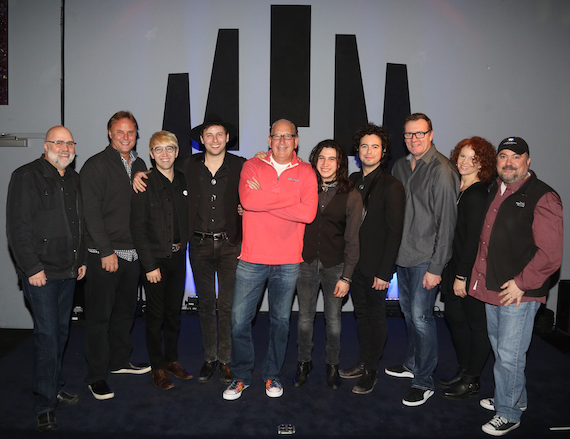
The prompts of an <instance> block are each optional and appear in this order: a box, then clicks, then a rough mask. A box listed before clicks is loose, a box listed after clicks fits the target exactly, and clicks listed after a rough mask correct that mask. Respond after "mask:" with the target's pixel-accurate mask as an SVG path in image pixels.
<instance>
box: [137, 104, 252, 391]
mask: <svg viewBox="0 0 570 439" xmlns="http://www.w3.org/2000/svg"><path fill="white" fill-rule="evenodd" d="M190 136H191V137H192V139H194V140H196V141H197V142H199V143H200V146H201V149H202V148H203V152H200V153H197V154H192V155H187V156H185V157H181V158H179V159H178V162H177V164H176V166H177V168H178V169H180V170H182V171H183V172H184V176H185V177H186V183H187V188H188V231H189V234H188V236H189V238H190V263H191V264H192V272H193V274H194V283H195V285H196V293H197V295H198V300H199V315H200V327H201V330H202V346H203V348H204V364H203V366H202V368H201V370H200V376H199V378H198V381H199V382H201V383H205V382H207V381H209V380H210V379H211V378H212V375H213V374H214V372H215V371H216V370H217V369H218V368H219V370H220V375H221V376H220V380H221V381H222V382H223V383H224V384H229V383H230V382H231V380H232V373H231V371H230V365H229V364H230V355H231V344H232V343H231V318H232V301H233V295H234V283H235V276H236V268H237V263H238V259H237V258H238V256H239V254H240V251H241V238H242V229H241V223H242V221H241V215H239V213H238V205H239V194H238V185H239V177H240V172H241V168H242V165H243V163H244V162H245V159H244V158H242V157H239V156H236V155H234V154H231V153H229V152H227V151H226V146H227V145H228V143H229V142H230V141H232V140H233V139H235V138H236V136H237V128H236V127H235V126H234V125H232V124H230V123H227V122H224V120H223V119H222V118H221V117H220V116H219V115H217V114H208V115H206V117H205V120H204V123H203V124H201V125H198V126H196V127H195V128H193V129H192V131H191V132H190ZM145 178H146V176H145ZM136 180H137V179H135V183H137V181H136ZM138 180H140V179H138ZM141 182H142V180H141ZM143 185H144V184H143ZM135 188H136V189H139V190H140V189H141V187H139V186H138V185H135ZM142 190H144V188H142ZM216 274H217V277H218V296H217V311H218V312H217V316H216V286H215V279H216Z"/></svg>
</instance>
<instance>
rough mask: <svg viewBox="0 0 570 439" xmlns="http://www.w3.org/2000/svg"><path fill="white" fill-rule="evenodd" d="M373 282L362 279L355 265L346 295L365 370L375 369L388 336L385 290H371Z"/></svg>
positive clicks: (370, 278)
mask: <svg viewBox="0 0 570 439" xmlns="http://www.w3.org/2000/svg"><path fill="white" fill-rule="evenodd" d="M373 283H374V277H368V276H364V275H363V274H362V273H361V272H360V270H359V269H358V266H357V267H356V269H355V270H354V274H353V276H352V286H351V288H350V294H351V295H352V303H353V305H354V315H355V316H356V329H357V332H358V343H359V346H360V362H363V363H364V365H365V367H366V368H367V369H369V370H376V369H377V368H378V362H379V361H380V357H381V356H382V353H383V352H384V345H385V344H386V338H387V336H388V324H387V322H386V292H387V290H382V291H378V290H375V289H374V288H372V285H373Z"/></svg>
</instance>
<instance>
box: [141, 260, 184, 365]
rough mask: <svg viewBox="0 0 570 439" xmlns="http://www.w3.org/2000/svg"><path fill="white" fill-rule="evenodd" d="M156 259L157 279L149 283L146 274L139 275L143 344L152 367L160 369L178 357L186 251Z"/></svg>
mask: <svg viewBox="0 0 570 439" xmlns="http://www.w3.org/2000/svg"><path fill="white" fill-rule="evenodd" d="M157 262H158V268H159V269H160V275H161V280H160V282H157V283H150V282H149V281H148V280H147V278H146V273H143V275H142V276H143V282H144V288H145V292H146V346H147V349H148V357H149V359H150V365H151V366H152V368H153V369H155V370H157V369H163V368H164V363H166V362H172V361H177V360H178V334H179V332H180V309H181V307H182V299H183V298H184V281H185V278H186V254H185V252H184V251H183V250H180V251H178V252H176V253H173V254H172V258H161V259H158V261H157ZM163 339H164V349H163V347H162V342H163Z"/></svg>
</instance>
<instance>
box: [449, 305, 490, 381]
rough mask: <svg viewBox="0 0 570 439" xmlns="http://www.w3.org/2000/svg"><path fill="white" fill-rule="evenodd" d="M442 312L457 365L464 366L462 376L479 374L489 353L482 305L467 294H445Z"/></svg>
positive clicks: (485, 318)
mask: <svg viewBox="0 0 570 439" xmlns="http://www.w3.org/2000/svg"><path fill="white" fill-rule="evenodd" d="M444 314H445V319H446V320H447V323H449V329H450V330H451V339H452V340H453V346H455V352H456V354H457V362H458V363H459V367H462V368H465V375H469V376H479V375H481V371H482V370H483V367H485V363H486V362H487V357H488V356H489V353H490V352H491V344H490V343H489V337H488V335H487V317H486V314H485V304H484V303H483V302H481V301H480V300H477V299H475V298H474V297H471V296H469V295H467V296H465V297H464V298H461V297H457V296H453V297H450V296H449V295H446V297H445V311H444Z"/></svg>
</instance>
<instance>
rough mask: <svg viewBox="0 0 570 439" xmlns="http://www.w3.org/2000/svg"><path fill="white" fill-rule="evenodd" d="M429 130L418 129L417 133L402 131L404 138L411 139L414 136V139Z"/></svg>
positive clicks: (420, 137)
mask: <svg viewBox="0 0 570 439" xmlns="http://www.w3.org/2000/svg"><path fill="white" fill-rule="evenodd" d="M430 131H431V130H429V131H418V132H417V133H404V139H411V138H412V137H414V136H416V139H423V138H424V137H425V136H426V134H427V133H429V132H430Z"/></svg>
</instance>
